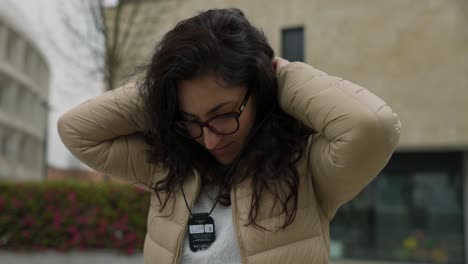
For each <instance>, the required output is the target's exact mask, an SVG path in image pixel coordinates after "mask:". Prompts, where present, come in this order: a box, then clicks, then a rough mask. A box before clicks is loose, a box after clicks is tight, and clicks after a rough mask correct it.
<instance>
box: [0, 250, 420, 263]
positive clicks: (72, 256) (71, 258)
mask: <svg viewBox="0 0 468 264" xmlns="http://www.w3.org/2000/svg"><path fill="white" fill-rule="evenodd" d="M63 263H66V264H143V255H142V254H137V255H134V256H131V257H129V256H125V255H118V254H116V253H109V252H100V251H99V252H89V251H88V252H71V253H57V252H53V251H50V252H46V253H27V254H26V253H20V254H18V253H14V252H10V251H0V264H63ZM330 264H405V263H402V262H377V261H350V260H346V261H345V260H340V261H331V262H330ZM406 264H410V263H406ZM418 264H425V263H419V262H418Z"/></svg>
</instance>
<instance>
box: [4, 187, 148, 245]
mask: <svg viewBox="0 0 468 264" xmlns="http://www.w3.org/2000/svg"><path fill="white" fill-rule="evenodd" d="M148 205H149V193H148V192H146V191H143V190H141V189H137V188H136V187H132V186H129V185H122V184H115V183H113V184H112V183H88V182H27V183H14V182H0V249H4V250H39V251H40V250H47V249H55V250H59V251H68V250H71V249H116V250H119V251H122V252H125V253H126V254H133V253H134V252H135V251H141V249H142V248H143V240H144V237H145V232H146V215H147V211H148Z"/></svg>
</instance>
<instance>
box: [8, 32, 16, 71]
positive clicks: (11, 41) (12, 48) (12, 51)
mask: <svg viewBox="0 0 468 264" xmlns="http://www.w3.org/2000/svg"><path fill="white" fill-rule="evenodd" d="M18 46H19V37H18V34H17V33H16V32H14V31H13V30H11V29H9V30H8V37H7V48H6V54H7V61H8V62H9V63H10V64H13V65H14V64H16V61H15V60H16V59H17V56H18ZM15 66H17V65H15Z"/></svg>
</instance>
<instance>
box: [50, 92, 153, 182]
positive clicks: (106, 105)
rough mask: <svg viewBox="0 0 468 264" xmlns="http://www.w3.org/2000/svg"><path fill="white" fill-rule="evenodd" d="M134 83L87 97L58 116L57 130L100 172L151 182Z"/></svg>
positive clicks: (143, 122) (142, 118)
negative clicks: (88, 98)
mask: <svg viewBox="0 0 468 264" xmlns="http://www.w3.org/2000/svg"><path fill="white" fill-rule="evenodd" d="M142 105H143V104H142V100H141V98H139V95H138V89H137V87H136V85H135V84H134V83H131V84H127V85H125V86H123V87H120V88H117V89H115V90H112V91H108V92H105V93H104V94H102V95H100V96H98V97H96V98H93V99H91V100H88V101H86V102H84V103H82V104H80V105H78V106H76V107H75V108H73V109H71V110H70V111H68V112H67V113H65V114H64V115H62V116H61V117H60V119H59V121H58V124H57V126H58V132H59V135H60V138H61V139H62V141H63V143H64V145H65V146H66V147H67V148H68V149H69V150H70V152H71V153H72V154H73V155H74V156H76V157H77V158H78V159H79V160H81V161H82V162H83V163H85V164H86V165H88V166H89V167H91V168H93V169H95V170H96V171H99V172H101V173H104V174H108V175H113V176H116V177H120V178H124V179H126V180H130V181H134V182H136V183H145V184H151V183H152V182H153V180H154V179H153V177H154V175H155V173H156V172H157V168H156V166H155V165H154V164H150V163H148V162H147V158H146V151H147V150H148V149H149V146H148V145H147V144H146V142H145V140H144V138H143V135H142V131H143V130H144V128H145V127H146V126H147V120H148V118H147V116H146V115H145V113H144V112H143V110H142V109H143V106H142Z"/></svg>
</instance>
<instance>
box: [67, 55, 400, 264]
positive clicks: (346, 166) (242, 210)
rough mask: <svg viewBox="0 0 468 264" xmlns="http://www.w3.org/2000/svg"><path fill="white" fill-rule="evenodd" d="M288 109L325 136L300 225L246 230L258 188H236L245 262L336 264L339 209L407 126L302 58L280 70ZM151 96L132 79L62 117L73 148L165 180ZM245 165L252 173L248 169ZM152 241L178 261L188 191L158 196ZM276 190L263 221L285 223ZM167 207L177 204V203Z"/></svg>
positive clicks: (107, 167) (109, 166) (164, 259)
mask: <svg viewBox="0 0 468 264" xmlns="http://www.w3.org/2000/svg"><path fill="white" fill-rule="evenodd" d="M277 77H278V81H279V100H280V104H281V107H282V108H283V109H284V110H285V111H286V112H287V113H289V114H290V115H291V116H293V117H295V118H296V119H299V120H301V121H302V122H303V123H304V124H306V125H308V126H309V127H311V128H312V129H314V130H315V131H318V133H317V134H316V135H315V136H313V137H311V138H310V140H309V144H308V146H307V150H308V153H307V154H308V155H304V158H303V160H302V161H300V163H299V164H298V171H299V175H300V190H299V201H298V203H299V204H298V211H297V216H296V218H295V221H294V222H293V223H292V224H291V225H289V226H288V227H287V228H286V229H285V230H283V231H277V232H268V231H260V230H257V229H255V228H254V227H252V226H246V224H247V223H248V215H249V209H250V199H251V194H252V190H251V189H250V181H249V180H246V181H244V182H242V183H241V184H239V185H236V186H234V187H233V188H232V190H231V198H232V210H233V223H234V225H235V229H236V232H237V240H238V242H239V247H240V252H241V255H242V260H243V263H272V264H274V263H278V264H284V263H315V264H318V263H328V251H329V242H330V237H329V222H330V220H331V219H332V218H333V216H334V215H335V212H336V211H337V209H338V208H339V207H340V206H341V205H342V204H343V203H345V202H347V201H349V200H351V199H352V198H353V197H355V196H356V195H357V194H358V193H359V192H360V191H361V190H362V189H363V188H364V187H365V186H366V185H367V184H368V183H369V182H370V181H371V180H372V179H373V178H374V177H375V176H376V175H377V174H378V173H379V172H380V171H381V170H382V168H383V167H384V166H385V164H386V163H387V162H388V160H389V159H390V157H391V155H392V153H393V151H394V150H395V148H396V146H397V143H398V140H399V134H400V122H399V121H398V119H397V116H396V114H394V113H393V112H392V109H390V107H388V106H387V105H386V104H385V102H383V101H382V100H381V99H379V98H378V97H377V96H375V95H374V94H372V93H370V92H369V91H368V90H366V89H364V88H362V87H360V86H358V85H356V84H353V83H351V82H348V81H346V80H342V79H340V78H337V77H333V76H329V75H327V74H325V73H324V72H322V71H319V70H317V69H314V68H313V67H311V66H309V65H307V64H304V63H300V62H294V63H289V64H287V65H286V66H284V67H282V68H280V69H279V70H278V72H277ZM144 127H146V118H145V115H144V114H143V113H142V107H141V100H139V99H138V96H137V90H136V88H135V87H134V85H127V86H124V87H122V88H119V89H116V90H114V91H110V92H106V93H104V94H103V95H101V96H99V97H97V98H94V99H92V100H88V101H86V102H84V103H83V104H81V105H79V106H77V107H75V108H74V109H72V110H70V111H69V112H67V113H66V114H64V115H63V116H62V117H61V118H60V120H59V122H58V130H59V133H60V136H61V138H62V140H63V142H64V144H65V145H66V146H67V148H68V149H69V150H70V151H71V152H72V153H73V154H74V155H75V156H76V157H78V158H79V159H80V160H81V161H83V162H84V163H86V164H87V165H89V166H90V167H91V168H94V169H96V170H97V171H100V172H102V173H105V174H110V175H115V176H117V177H124V178H127V179H132V180H134V181H136V182H138V181H146V180H147V179H152V180H158V179H160V178H161V177H162V176H163V175H164V172H163V171H160V170H158V168H157V167H155V166H154V165H151V164H148V163H147V162H146V156H145V150H146V149H147V148H148V146H147V145H146V144H145V141H144V140H143V138H142V135H141V133H140V131H142V130H143V128H144ZM240 171H242V170H240ZM200 178H201V177H200V175H198V174H197V173H196V172H195V173H194V175H193V177H190V178H189V179H188V180H187V181H186V182H185V185H184V190H185V192H186V194H187V198H188V200H189V201H191V203H192V205H193V203H194V201H195V199H196V197H197V196H198V194H199V192H200ZM152 196H153V198H152V204H151V207H150V208H149V213H148V226H147V235H146V239H145V245H144V258H145V263H148V264H149V263H151V264H155V263H178V262H179V259H180V257H181V250H182V245H183V239H184V236H185V230H186V224H187V221H188V218H189V214H188V212H187V208H186V207H185V204H184V201H183V199H181V194H180V192H177V193H176V199H175V203H173V205H174V207H173V208H174V211H173V214H172V215H171V216H170V217H158V216H159V215H161V214H167V211H163V212H162V213H161V212H159V205H158V202H157V199H156V198H155V197H154V194H153V195H152ZM271 201H272V199H270V194H268V193H267V194H265V195H264V196H262V201H261V202H262V208H261V209H260V210H259V214H258V217H257V221H258V223H259V224H260V225H262V226H264V227H267V228H270V229H275V228H276V227H278V226H280V225H281V224H282V223H283V218H282V217H281V214H280V213H279V212H277V211H274V212H270V208H271ZM167 208H172V206H168V207H167Z"/></svg>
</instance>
